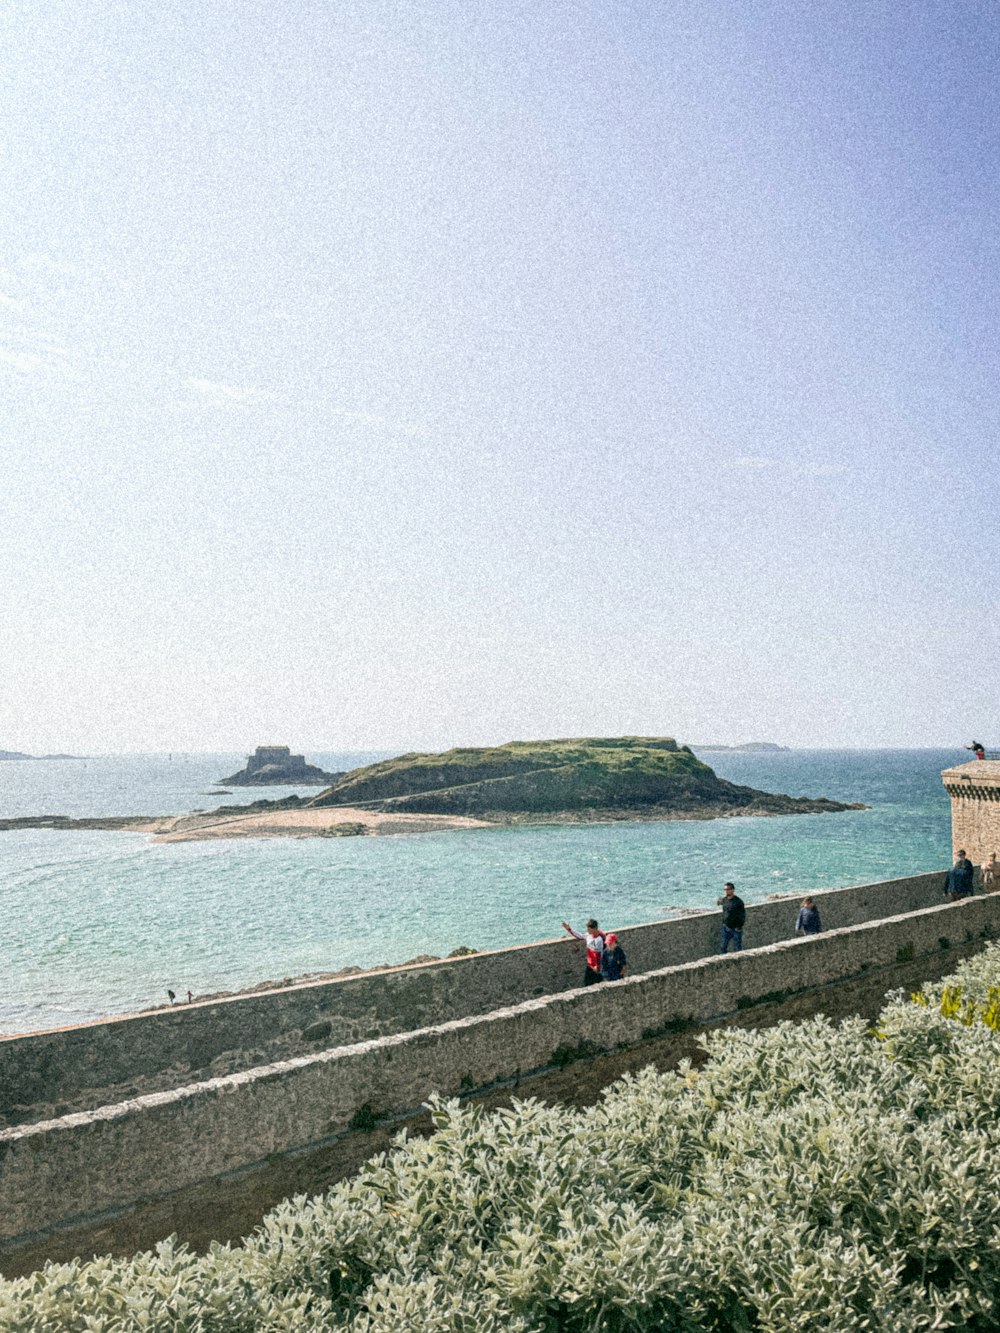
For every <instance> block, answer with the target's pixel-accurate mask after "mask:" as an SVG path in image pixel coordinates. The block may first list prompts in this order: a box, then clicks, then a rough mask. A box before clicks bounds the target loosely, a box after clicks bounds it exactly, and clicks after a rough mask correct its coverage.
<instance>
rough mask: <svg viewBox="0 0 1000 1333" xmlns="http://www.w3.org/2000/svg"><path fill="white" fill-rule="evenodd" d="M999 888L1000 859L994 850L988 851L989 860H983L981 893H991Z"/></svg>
mask: <svg viewBox="0 0 1000 1333" xmlns="http://www.w3.org/2000/svg"><path fill="white" fill-rule="evenodd" d="M994 889H1000V861H998V860H997V854H996V852H990V855H989V860H988V861H984V862H983V893H992V892H993V891H994Z"/></svg>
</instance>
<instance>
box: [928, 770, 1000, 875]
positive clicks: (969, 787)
mask: <svg viewBox="0 0 1000 1333" xmlns="http://www.w3.org/2000/svg"><path fill="white" fill-rule="evenodd" d="M941 780H942V781H943V782H944V787H945V791H946V792H947V793H948V795H949V796H950V797H951V851H952V856H954V855H955V853H956V852H957V851H958V849H959V848H960V847H962V848H964V849H965V851H966V852H967V853H968V856H969V860H970V861H971V862H972V863H973V865H982V863H983V862H984V861H987V860H989V857H990V853H991V852H996V853H997V855H998V856H1000V759H974V760H973V761H972V763H970V764H959V765H958V766H957V768H946V769H945V770H944V772H943V773H942V774H941Z"/></svg>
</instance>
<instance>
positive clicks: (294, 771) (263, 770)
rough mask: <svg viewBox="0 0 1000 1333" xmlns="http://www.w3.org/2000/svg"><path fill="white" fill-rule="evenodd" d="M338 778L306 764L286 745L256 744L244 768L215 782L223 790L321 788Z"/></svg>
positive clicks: (338, 774)
mask: <svg viewBox="0 0 1000 1333" xmlns="http://www.w3.org/2000/svg"><path fill="white" fill-rule="evenodd" d="M342 777H344V774H343V773H324V771H323V769H321V768H316V767H315V766H314V765H313V764H307V763H306V761H305V756H304V755H301V754H292V753H291V751H290V750H289V748H288V746H287V745H258V746H257V749H256V750H255V751H254V752H253V754H251V755H247V766H246V768H244V769H241V770H240V772H239V773H233V774H232V775H231V776H230V777H228V778H219V779H218V781H219V783H220V784H221V785H223V786H226V787H269V786H295V787H306V786H309V787H322V786H324V785H325V784H326V783H330V782H336V781H337V780H338V779H339V778H342Z"/></svg>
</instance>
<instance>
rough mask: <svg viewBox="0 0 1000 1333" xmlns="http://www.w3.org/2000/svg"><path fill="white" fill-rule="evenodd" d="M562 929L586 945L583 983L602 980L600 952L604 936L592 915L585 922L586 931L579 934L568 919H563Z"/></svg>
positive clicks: (591, 984)
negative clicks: (583, 933)
mask: <svg viewBox="0 0 1000 1333" xmlns="http://www.w3.org/2000/svg"><path fill="white" fill-rule="evenodd" d="M562 924H563V930H568V931H569V933H570V934H571V935H572V936H573V938H574V939H575V940H583V941H584V942H585V944H586V945H587V963H586V967H585V968H584V972H583V984H584V985H585V986H593V985H595V983H596V982H598V981H603V980H604V977H603V976H602V975H601V954H602V953H603V952H604V936H603V934H602V933H601V928H600V926H599V925H598V924H597V922H596V921H595V920H594V918H593V917H591V918H590V920H589V921H588V922H587V933H586V935H581V934H580V932H579V931H578V930H574V929H573V927H572V926H571V925H570V924H569V922H568V921H564V922H563V923H562Z"/></svg>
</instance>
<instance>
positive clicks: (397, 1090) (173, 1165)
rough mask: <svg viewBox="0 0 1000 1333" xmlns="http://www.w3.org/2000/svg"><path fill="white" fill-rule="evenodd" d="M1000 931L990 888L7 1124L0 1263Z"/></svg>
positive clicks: (0, 1157)
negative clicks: (121, 1216) (539, 1078)
mask: <svg viewBox="0 0 1000 1333" xmlns="http://www.w3.org/2000/svg"><path fill="white" fill-rule="evenodd" d="M934 878H935V879H936V880H938V881H939V880H940V877H939V876H935V877H934ZM873 887H877V886H873ZM765 910H768V909H765ZM787 911H788V906H787V904H785V905H783V906H782V913H783V914H787ZM783 919H786V920H787V917H786V916H784V917H783ZM681 924H687V925H689V926H690V927H692V928H694V927H695V926H696V925H698V924H699V923H697V922H691V923H681ZM700 924H701V925H703V926H704V925H705V924H706V923H704V922H702V923H700ZM998 927H1000V895H994V896H987V897H977V898H973V899H970V900H968V901H966V902H963V903H958V904H954V905H945V906H937V907H932V908H925V909H924V910H920V911H916V912H911V913H909V914H907V915H903V916H893V917H889V918H887V919H884V920H877V921H873V922H869V923H867V924H863V925H856V926H848V927H845V928H842V929H840V930H833V931H829V932H827V933H824V934H823V935H821V936H818V937H814V938H809V939H803V940H784V941H782V942H780V943H775V944H770V945H767V946H765V947H762V948H757V949H753V950H750V951H747V952H744V953H742V954H740V955H730V956H728V957H720V956H713V957H710V958H703V959H701V960H699V961H694V962H687V963H682V964H680V965H676V966H671V967H666V968H660V969H657V970H654V971H651V972H647V973H645V974H644V975H637V976H634V977H630V978H629V979H628V980H626V981H624V982H619V983H617V984H615V985H605V986H597V987H591V988H588V989H582V988H578V989H575V990H572V991H569V992H566V993H561V994H555V995H549V996H546V997H544V998H538V999H530V1000H527V1001H524V1002H522V1003H520V1004H517V1005H513V1006H508V1007H505V1008H501V1009H498V1010H496V1011H495V1012H491V1013H488V1014H479V1015H473V1016H465V1017H462V1018H459V1019H456V1020H453V1021H450V1022H445V1023H440V1024H437V1025H434V1026H431V1027H425V1028H423V1029H421V1030H418V1031H413V1032H408V1033H396V1034H392V1035H388V1036H383V1037H380V1038H378V1039H376V1040H371V1041H365V1042H361V1043H357V1044H354V1045H351V1046H347V1047H341V1048H337V1049H331V1050H325V1051H320V1052H316V1053H314V1054H311V1055H308V1056H302V1057H298V1058H294V1059H291V1060H285V1061H280V1062H276V1063H273V1064H270V1065H266V1066H263V1067H260V1068H255V1069H252V1070H248V1071H244V1072H241V1073H237V1074H233V1075H229V1076H227V1077H222V1078H215V1079H210V1080H206V1081H204V1082H200V1083H196V1084H194V1085H191V1086H188V1087H183V1088H177V1089H174V1090H172V1091H169V1092H163V1093H157V1094H153V1095H149V1096H143V1097H139V1098H135V1099H132V1100H129V1101H125V1102H122V1103H120V1104H117V1105H109V1106H105V1107H102V1108H101V1109H99V1110H97V1111H94V1112H89V1113H77V1114H71V1115H67V1116H63V1117H62V1118H60V1119H57V1120H54V1121H49V1122H45V1123H39V1124H32V1125H24V1126H19V1127H16V1128H12V1129H7V1130H4V1131H2V1132H0V1202H2V1207H0V1263H2V1262H5V1260H4V1259H3V1256H4V1254H5V1252H6V1253H7V1254H8V1255H9V1254H11V1253H13V1252H14V1251H16V1250H17V1249H18V1247H19V1246H24V1245H25V1244H29V1243H37V1238H38V1236H39V1235H40V1234H44V1233H45V1232H46V1231H47V1230H50V1229H52V1228H59V1227H76V1228H79V1227H81V1226H85V1225H86V1224H87V1223H88V1222H89V1221H91V1220H94V1219H99V1218H100V1217H101V1216H102V1214H107V1213H110V1212H112V1211H114V1210H115V1209H122V1208H127V1207H128V1206H129V1205H130V1204H131V1203H133V1202H136V1201H143V1200H149V1199H155V1198H157V1197H159V1196H163V1195H164V1194H165V1193H167V1192H169V1191H176V1190H179V1189H182V1188H184V1187H185V1186H191V1185H192V1184H196V1183H197V1182H199V1181H206V1180H209V1179H210V1178H212V1177H218V1176H219V1175H221V1174H223V1173H226V1172H236V1171H240V1170H246V1169H254V1167H255V1165H260V1164H263V1163H264V1162H265V1161H266V1160H267V1159H271V1160H272V1161H273V1160H274V1155H276V1154H277V1155H280V1154H300V1153H302V1152H305V1151H310V1150H314V1149H316V1148H317V1147H318V1146H320V1145H322V1144H324V1143H328V1142H330V1141H332V1140H334V1139H336V1137H337V1136H340V1135H344V1134H346V1133H348V1132H349V1131H350V1130H351V1129H352V1128H356V1127H358V1125H359V1113H362V1114H368V1113H370V1111H372V1110H373V1111H374V1112H375V1113H377V1114H379V1115H403V1114H406V1113H408V1112H411V1111H413V1110H415V1109H416V1108H418V1107H419V1106H420V1104H421V1103H422V1102H424V1101H425V1100H426V1099H427V1097H429V1096H430V1095H431V1094H432V1093H434V1092H439V1093H442V1094H445V1095H455V1094H458V1093H460V1092H469V1091H471V1090H475V1089H484V1088H488V1087H489V1086H490V1085H494V1084H497V1083H500V1082H502V1081H504V1080H509V1079H512V1078H516V1077H518V1076H523V1075H526V1074H529V1073H531V1072H535V1071H540V1070H544V1069H545V1068H547V1067H552V1066H553V1065H558V1063H559V1061H560V1056H561V1054H562V1055H565V1053H566V1052H567V1051H574V1050H576V1051H581V1050H587V1051H593V1050H594V1049H595V1048H606V1049H612V1048H615V1047H618V1046H621V1047H627V1046H634V1045H637V1044H641V1043H642V1042H643V1041H647V1040H651V1039H653V1038H655V1037H656V1035H657V1034H658V1033H660V1032H662V1031H664V1030H669V1029H670V1028H671V1026H672V1025H677V1024H678V1023H685V1022H696V1023H701V1022H710V1021H712V1020H714V1019H716V1018H719V1017H720V1016H724V1015H727V1014H730V1013H733V1012H735V1011H742V1010H749V1009H751V1008H752V1006H753V1005H754V1004H755V1003H758V1002H766V1001H768V1000H770V999H773V998H774V997H775V996H776V995H782V996H785V995H789V994H793V993H795V992H797V991H802V990H807V989H815V988H816V987H822V986H836V985H838V984H841V983H844V982H845V981H846V980H848V979H851V978H856V977H858V976H859V975H863V974H864V973H865V972H866V970H868V969H879V968H885V967H888V966H890V965H892V964H893V963H895V962H898V961H900V960H902V959H920V958H921V957H927V958H928V960H929V962H928V972H929V973H930V972H931V971H932V967H931V962H930V960H931V958H932V956H933V957H934V958H935V959H936V958H939V957H940V955H941V952H942V950H947V949H948V948H950V947H951V945H952V942H954V941H957V940H959V939H967V940H972V939H975V938H978V937H980V936H985V935H989V934H992V933H994V932H995V931H996V929H997V928H998ZM935 974H936V973H935ZM142 1243H148V1241H146V1240H144V1241H143V1242H142Z"/></svg>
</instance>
